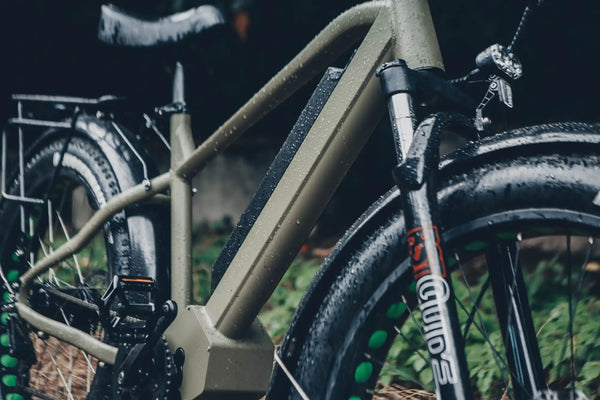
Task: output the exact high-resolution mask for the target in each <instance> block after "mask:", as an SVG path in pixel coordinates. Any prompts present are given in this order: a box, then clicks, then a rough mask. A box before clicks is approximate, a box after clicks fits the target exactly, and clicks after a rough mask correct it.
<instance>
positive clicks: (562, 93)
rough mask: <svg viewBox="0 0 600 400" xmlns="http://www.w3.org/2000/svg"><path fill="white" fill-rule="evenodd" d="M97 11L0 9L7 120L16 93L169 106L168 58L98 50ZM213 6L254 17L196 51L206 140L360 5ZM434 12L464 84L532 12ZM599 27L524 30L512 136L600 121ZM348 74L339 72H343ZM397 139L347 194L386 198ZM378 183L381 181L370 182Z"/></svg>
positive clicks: (73, 1)
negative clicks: (480, 58) (544, 126)
mask: <svg viewBox="0 0 600 400" xmlns="http://www.w3.org/2000/svg"><path fill="white" fill-rule="evenodd" d="M114 3H115V4H116V5H118V6H120V7H122V8H124V9H126V10H128V11H131V12H136V13H139V14H142V15H145V16H147V17H158V16H164V15H167V14H170V13H172V12H175V11H177V10H185V9H187V8H189V7H192V6H195V5H198V4H200V3H199V2H194V1H186V0H178V1H149V0H145V1H141V0H136V1H132V0H129V1H126V0H115V1H114ZM101 4H102V2H100V1H90V0H86V1H84V0H54V1H48V0H18V1H17V0H4V1H2V2H0V41H1V43H0V49H2V66H3V68H2V72H1V74H0V119H2V120H4V119H5V118H6V117H7V116H8V115H12V114H14V112H15V107H14V105H11V103H10V102H9V94H10V93H15V92H20V93H22V92H24V93H43V94H64V95H76V96H99V95H102V94H107V93H112V94H119V95H125V96H127V97H129V98H131V99H132V100H133V101H134V102H136V103H138V104H141V105H142V106H143V107H145V108H147V109H148V110H151V109H152V107H153V106H155V105H162V104H166V103H168V102H169V98H170V93H169V86H170V81H169V71H170V68H171V66H170V65H168V64H167V63H166V61H165V60H167V59H168V57H166V55H165V54H164V52H162V51H160V50H141V49H113V48H108V47H106V46H104V45H102V44H100V43H99V42H98V41H97V40H96V28H97V22H98V16H99V10H100V5H101ZM215 4H216V5H217V6H219V7H220V8H221V9H222V10H223V11H224V12H225V13H226V14H227V15H228V17H231V16H232V14H233V12H234V11H236V10H238V11H239V10H242V11H244V12H246V13H247V14H248V15H249V17H250V27H249V30H248V38H247V40H246V41H241V40H240V39H239V38H238V36H237V35H236V34H235V33H234V30H233V28H232V27H231V26H227V28H225V29H222V30H220V31H218V32H215V33H214V34H211V35H208V37H205V38H200V39H199V40H196V41H193V42H190V43H189V46H190V51H189V60H188V61H190V62H191V65H192V68H190V70H188V75H187V77H188V83H189V85H188V93H189V94H190V95H189V97H188V101H189V102H190V103H191V109H192V113H193V116H194V121H195V127H194V128H195V129H194V132H195V134H196V136H197V139H200V138H202V137H206V136H207V135H209V134H210V133H211V132H212V131H213V130H214V128H216V127H217V126H218V125H219V124H220V123H222V122H223V121H224V120H225V119H226V117H227V116H228V115H230V114H231V113H232V112H233V111H234V110H235V109H236V108H237V107H239V105H241V104H243V102H244V101H245V100H247V99H248V98H249V97H250V96H251V94H252V93H253V92H254V91H255V90H257V89H259V88H260V87H261V86H262V84H264V83H265V82H266V81H267V80H268V79H269V78H270V77H271V76H272V75H273V74H274V73H276V72H277V71H278V70H279V69H280V68H281V67H282V66H283V65H285V63H286V62H287V61H289V60H290V59H291V58H292V57H293V56H294V55H295V54H296V53H297V52H298V51H299V50H300V49H301V48H302V47H303V46H304V45H305V44H306V43H307V42H308V41H309V40H310V39H311V38H312V37H314V35H315V34H317V33H318V32H319V31H320V30H321V29H322V28H323V27H324V26H325V25H326V24H327V22H329V21H330V20H331V19H333V18H334V17H335V16H336V15H338V14H339V13H340V12H341V11H343V10H344V9H347V8H349V7H350V6H352V5H354V4H356V2H352V1H344V0H329V1H323V0H288V1H282V0H241V1H240V0H235V1H234V2H228V1H226V0H223V1H222V2H220V3H215ZM430 5H431V9H432V13H433V15H434V21H435V25H436V30H437V32H438V37H439V42H440V46H441V48H442V53H443V56H444V60H445V64H446V72H447V75H448V76H449V77H456V76H460V75H463V74H464V73H466V72H468V71H469V70H470V69H472V67H473V60H474V58H475V56H476V55H477V53H478V52H479V51H481V50H482V49H484V48H485V47H487V46H489V45H490V44H493V43H497V42H499V43H502V44H508V43H509V42H510V40H511V38H512V35H513V33H514V31H515V28H516V26H517V24H518V22H519V19H520V16H521V13H522V10H523V8H524V5H525V1H524V0H431V1H430ZM599 21H600V2H595V1H586V0H570V1H565V0H546V1H545V3H544V5H543V7H541V8H540V9H539V11H537V12H536V13H535V14H534V16H533V17H532V18H531V20H530V22H529V24H528V25H527V28H526V31H525V32H524V36H523V39H522V42H521V47H520V49H519V51H518V52H517V53H518V55H519V57H520V58H521V60H522V62H523V64H524V74H525V75H524V77H523V78H522V79H521V80H520V81H518V82H517V83H516V84H515V86H514V102H515V110H514V111H512V112H510V114H509V116H508V124H509V125H510V126H518V125H523V124H529V123H536V122H545V121H560V120H588V121H593V120H598V116H599V110H600V108H599V106H600V99H599V96H598V93H599V89H600V78H599V77H598V70H599V65H600V40H599V38H600V23H599ZM344 62H345V60H340V63H339V65H338V66H343V65H344ZM311 91H312V89H311V88H307V89H305V90H303V91H302V92H301V93H300V95H299V96H297V97H296V98H294V99H293V100H292V101H290V102H288V104H287V105H286V106H284V107H283V108H282V109H281V110H280V111H278V112H277V113H276V114H275V115H274V116H273V117H272V118H270V119H268V120H267V121H265V122H263V123H260V124H259V125H258V126H257V127H256V128H255V129H254V132H252V133H251V134H250V135H248V136H249V137H250V139H246V140H243V141H242V142H241V145H238V146H237V151H242V152H244V151H246V152H251V151H253V150H254V149H256V148H257V146H264V145H265V144H266V145H267V147H273V148H275V147H276V145H277V144H280V143H281V142H282V141H283V140H284V139H285V136H286V135H287V133H288V132H289V129H290V127H291V126H292V124H293V122H294V121H295V118H296V117H297V115H298V106H302V105H303V104H304V103H305V102H306V99H307V96H309V95H310V93H311ZM389 136H391V135H387V134H385V133H384V134H382V133H378V132H377V133H376V134H375V140H373V141H371V142H372V143H370V144H369V147H368V148H367V151H366V153H367V156H366V157H363V158H362V159H359V161H358V166H357V169H358V170H359V171H361V172H359V173H358V174H355V175H354V177H352V176H351V177H350V183H349V184H348V185H349V186H348V188H347V189H346V191H347V192H348V193H356V192H357V190H358V191H360V192H362V193H364V192H370V191H372V192H373V193H381V192H382V190H383V188H385V187H388V186H390V185H391V179H389V168H391V166H392V165H393V162H394V160H393V154H390V153H389V151H388V152H387V153H386V156H385V157H379V156H378V158H377V160H378V161H377V164H378V166H379V168H375V170H374V169H373V161H372V160H373V158H369V156H373V155H378V154H379V152H381V151H382V149H383V148H386V149H389V148H390V138H389ZM234 151H235V149H234ZM382 171H385V172H382ZM372 174H378V175H381V176H382V177H383V178H381V179H372V178H370V177H367V175H372ZM369 185H370V186H369ZM365 189H367V190H365ZM371 189H372V190H371ZM362 197H364V199H362ZM362 197H361V199H362V200H360V201H359V203H360V204H359V205H358V209H362V208H364V207H365V206H366V205H367V204H369V203H370V202H371V200H372V196H371V197H369V196H362ZM363 203H364V204H363ZM351 214H353V215H354V214H355V213H354V212H352V213H351Z"/></svg>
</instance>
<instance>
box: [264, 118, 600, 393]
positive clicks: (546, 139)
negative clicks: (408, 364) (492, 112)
mask: <svg viewBox="0 0 600 400" xmlns="http://www.w3.org/2000/svg"><path fill="white" fill-rule="evenodd" d="M590 146H593V147H595V148H596V149H597V151H600V124H585V123H564V124H550V125H539V126H533V127H528V128H522V129H518V130H514V131H509V132H505V133H501V134H498V135H495V136H492V137H489V138H485V139H483V140H480V141H477V142H471V143H469V144H467V145H466V146H464V147H462V148H461V149H459V150H457V151H455V152H453V153H451V154H449V155H447V156H445V157H444V158H442V160H441V161H440V170H439V172H438V174H439V177H440V179H444V176H450V175H456V174H460V173H468V172H469V170H470V169H471V168H472V167H473V166H475V165H478V164H481V163H482V162H484V161H491V160H493V159H501V158H502V159H511V158H514V157H515V156H516V155H518V154H531V153H532V152H533V153H540V154H543V153H546V154H548V153H550V154H552V153H553V152H554V151H556V150H560V151H565V149H567V148H568V149H570V150H573V151H577V149H582V150H584V149H585V150H586V151H588V152H589V151H590ZM390 229H392V230H394V231H395V232H396V233H397V234H393V235H389V234H386V233H385V232H389V231H390ZM404 230H405V229H404V218H403V215H402V210H401V199H400V192H399V190H398V189H397V188H393V189H391V190H389V191H388V192H387V193H386V194H384V195H383V196H382V197H380V198H379V199H378V200H377V201H376V202H375V203H373V204H372V205H371V207H369V209H368V210H367V211H366V212H365V213H364V214H363V215H362V216H361V217H360V218H359V219H358V220H357V221H356V222H355V223H354V224H353V225H352V226H351V227H350V229H348V231H347V232H346V233H345V235H344V236H343V237H342V238H341V239H340V241H339V242H338V243H337V245H336V247H335V248H334V250H333V251H332V252H331V254H330V255H329V256H328V257H327V259H326V260H325V262H324V264H323V266H322V267H321V269H320V270H319V272H318V273H317V275H316V276H315V278H314V280H313V282H312V284H311V286H310V287H309V289H308V291H307V292H306V294H305V295H304V297H303V299H302V301H301V302H300V304H299V306H298V308H297V310H296V313H295V315H294V318H293V319H292V322H291V324H290V327H289V330H288V332H287V333H286V336H285V338H284V341H283V344H282V346H281V348H280V357H281V358H282V361H283V362H284V363H285V364H286V365H288V366H292V365H295V362H296V360H297V357H298V351H297V349H300V348H301V347H302V343H303V342H304V340H305V338H306V337H307V335H308V334H309V332H308V331H307V330H308V328H309V327H310V326H311V321H312V319H313V316H314V315H315V313H316V311H317V309H318V307H319V305H320V304H321V303H322V302H323V299H324V298H325V296H326V294H327V292H328V289H329V287H330V286H331V285H332V283H333V282H334V281H335V279H336V278H337V276H338V275H339V273H340V271H341V270H342V268H343V267H344V265H345V264H346V262H347V261H348V260H349V258H350V257H353V255H355V254H356V253H357V249H360V248H363V249H365V250H363V252H364V253H363V255H365V253H371V254H378V253H380V252H381V251H385V250H384V249H386V248H387V249H389V248H397V246H406V243H404V240H403V237H404ZM378 233H381V234H378ZM442 234H443V233H442ZM366 256H367V257H368V254H366ZM400 262H401V260H398V264H399V263H400ZM282 382H286V378H285V377H284V376H283V372H282V370H281V368H275V370H274V373H273V377H272V379H271V386H270V388H269V393H270V395H269V396H270V397H269V398H278V396H279V395H281V396H284V393H287V392H286V390H287V389H286V388H285V387H283V386H285V384H284V383H282Z"/></svg>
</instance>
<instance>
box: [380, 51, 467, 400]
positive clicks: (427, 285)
mask: <svg viewBox="0 0 600 400" xmlns="http://www.w3.org/2000/svg"><path fill="white" fill-rule="evenodd" d="M410 72H411V71H410V70H409V69H408V67H407V65H406V63H405V62H404V61H403V60H396V61H393V62H391V63H388V64H384V65H383V66H382V67H381V68H380V69H379V70H378V76H379V78H380V81H381V84H382V88H383V92H384V94H385V95H386V97H387V98H388V108H389V111H390V119H391V124H392V130H393V133H394V138H395V144H396V152H397V156H398V160H399V162H400V165H399V166H398V167H396V169H395V170H394V179H395V181H396V184H397V185H398V187H399V188H400V193H401V198H402V205H403V210H404V218H405V225H406V230H407V234H406V236H407V240H408V249H409V256H410V261H411V266H412V269H413V276H414V278H415V281H416V288H417V298H418V301H419V304H420V309H421V312H422V318H423V330H424V336H425V340H426V343H427V349H428V352H429V355H430V362H431V368H432V372H433V377H434V381H435V385H436V395H437V398H438V399H471V398H472V394H471V388H470V383H469V371H468V368H467V362H466V357H465V353H464V343H463V337H462V335H461V332H460V327H459V323H458V315H457V311H456V304H455V302H454V296H453V289H452V282H451V279H450V274H449V273H448V271H447V270H446V261H445V259H444V255H443V251H442V248H443V243H442V238H441V232H440V231H439V228H438V226H439V224H438V221H439V218H438V214H437V190H436V182H435V180H436V175H437V174H436V172H437V167H438V161H439V141H440V132H441V130H442V128H443V127H445V126H446V125H448V124H449V123H451V122H456V121H455V119H456V118H457V117H455V116H453V115H450V114H437V115H435V116H434V117H431V118H429V119H427V120H425V121H423V122H422V123H421V124H420V125H419V127H418V128H417V130H416V131H414V124H415V116H414V112H413V107H412V95H413V93H414V91H415V82H414V79H413V78H412V76H414V75H413V74H411V73H410Z"/></svg>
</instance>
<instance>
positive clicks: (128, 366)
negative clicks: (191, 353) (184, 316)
mask: <svg viewBox="0 0 600 400" xmlns="http://www.w3.org/2000/svg"><path fill="white" fill-rule="evenodd" d="M176 316H177V304H175V302H174V301H172V300H167V301H166V302H165V303H164V304H163V305H162V307H161V308H160V310H159V311H158V312H157V315H156V318H155V321H156V322H155V323H154V326H153V328H152V330H151V332H150V333H149V334H148V337H147V338H146V340H145V342H144V343H138V344H136V345H134V346H133V347H132V348H124V347H123V348H121V349H120V350H119V352H118V353H117V362H116V363H115V365H118V368H117V370H116V374H117V383H118V384H119V385H121V386H125V387H127V386H131V385H133V384H134V383H135V382H137V381H138V380H137V379H136V377H137V375H139V374H140V373H142V371H144V369H145V368H147V367H152V363H151V362H149V361H150V358H151V356H152V352H153V349H154V347H155V346H156V345H157V344H158V342H159V340H160V339H161V337H162V335H163V333H164V332H165V331H166V330H167V328H168V327H169V325H171V323H172V322H173V320H175V317H176ZM182 356H183V355H182V354H181V355H180V356H179V358H181V357H182Z"/></svg>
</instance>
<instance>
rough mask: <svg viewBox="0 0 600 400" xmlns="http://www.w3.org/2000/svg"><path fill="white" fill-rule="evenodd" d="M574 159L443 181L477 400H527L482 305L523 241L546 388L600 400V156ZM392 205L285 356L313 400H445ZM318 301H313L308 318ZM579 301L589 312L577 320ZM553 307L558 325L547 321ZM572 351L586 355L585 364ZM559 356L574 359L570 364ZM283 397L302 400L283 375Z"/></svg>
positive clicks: (517, 160) (337, 269)
mask: <svg viewBox="0 0 600 400" xmlns="http://www.w3.org/2000/svg"><path fill="white" fill-rule="evenodd" d="M570 151H571V153H570V154H569V155H565V154H562V153H557V152H556V148H555V147H551V146H539V147H538V148H537V150H536V151H528V152H527V153H526V154H522V155H521V156H517V155H516V154H514V152H512V153H511V152H504V153H502V152H501V153H500V154H499V155H496V156H494V157H488V159H485V160H484V161H483V162H480V163H479V164H477V165H475V166H473V165H472V164H469V163H462V164H460V165H458V166H454V167H453V166H449V167H448V168H445V169H443V170H442V171H441V172H440V182H441V183H440V188H439V194H438V201H439V208H440V215H441V223H442V226H443V228H442V234H443V236H444V240H445V243H446V246H445V250H444V251H445V254H446V256H447V258H448V263H449V265H450V266H451V267H452V268H453V269H454V271H455V272H454V274H453V282H454V286H455V287H454V292H455V293H456V296H457V298H458V299H457V302H458V305H457V308H458V309H459V310H461V309H462V308H463V306H464V305H465V304H467V306H466V307H465V308H466V309H467V310H468V311H467V312H466V313H463V315H462V316H461V317H460V319H461V326H462V328H461V329H467V328H466V327H467V325H470V328H469V330H468V335H467V342H468V344H467V350H466V351H467V359H468V362H469V364H470V368H471V382H472V384H473V387H474V390H475V397H476V398H498V399H499V398H501V397H503V396H504V395H505V394H506V395H507V396H508V397H509V398H513V397H512V395H513V393H514V391H515V390H514V387H515V385H520V383H519V382H518V381H517V380H516V379H515V373H514V372H512V373H511V371H507V368H506V357H505V356H504V351H503V346H502V333H501V332H500V331H499V328H497V325H498V322H497V321H496V320H495V319H494V318H490V315H492V314H495V313H496V310H495V308H494V303H493V300H492V296H491V293H489V292H490V290H487V291H484V293H486V294H485V295H484V296H482V297H483V300H478V299H477V297H478V293H479V291H480V290H481V288H482V287H484V286H486V285H487V286H489V285H488V284H486V283H485V282H486V280H487V276H488V275H487V269H486V265H485V264H486V262H485V255H486V253H489V249H491V248H494V247H498V246H506V245H507V244H512V243H515V244H516V246H517V247H518V248H519V249H520V252H519V257H518V259H517V260H516V261H519V262H520V263H521V264H522V265H523V267H522V268H523V270H524V271H525V276H526V282H527V286H528V288H527V289H528V293H529V295H530V303H531V308H532V313H533V320H534V322H535V323H536V327H535V329H536V333H537V334H538V335H539V336H538V343H539V345H540V350H541V356H542V361H543V366H544V373H545V374H546V383H547V385H548V386H547V387H546V388H544V390H547V391H548V392H549V393H556V394H558V395H559V396H563V395H564V393H569V392H573V389H572V387H573V386H575V391H576V393H577V394H578V395H579V394H581V393H583V394H584V395H585V396H586V397H588V398H597V397H598V396H599V395H600V393H599V390H598V384H599V382H600V373H598V371H597V369H596V368H594V367H595V366H596V365H598V361H599V360H600V345H599V344H598V340H597V339H598V337H599V335H600V329H598V326H599V324H598V321H600V300H599V299H598V297H599V295H600V290H599V288H600V280H599V277H598V273H596V272H594V271H593V269H594V268H595V267H594V265H597V264H594V261H595V260H598V259H600V249H599V248H598V245H597V244H595V242H593V241H589V239H588V238H595V237H598V236H600V207H599V206H598V205H596V204H594V199H595V198H596V196H597V195H598V193H599V192H600V179H598V176H600V157H599V156H598V154H597V152H596V151H595V149H594V148H593V147H591V146H587V148H586V146H585V145H581V146H577V147H576V148H572V149H570ZM392 202H395V205H396V206H395V207H393V208H394V209H395V212H393V213H390V214H388V215H387V217H386V218H383V216H381V217H380V224H379V225H378V226H377V228H374V229H372V230H371V231H370V233H369V234H368V235H366V236H365V237H362V238H361V241H360V242H356V241H354V243H352V246H351V247H350V248H348V247H345V248H340V249H337V250H334V253H333V255H332V256H331V257H330V258H329V259H328V260H327V261H326V265H325V266H324V268H323V271H326V272H324V273H323V275H321V276H325V279H330V285H329V287H328V288H326V289H325V292H324V293H323V294H320V293H317V296H321V298H320V299H321V300H322V301H321V304H320V305H319V306H318V307H315V308H314V309H313V311H312V314H311V318H312V320H311V321H310V322H309V323H307V325H306V327H305V328H300V329H296V330H295V331H294V332H292V333H291V334H289V335H288V336H286V339H285V341H284V344H283V346H282V348H281V357H282V359H283V360H284V362H285V363H286V365H287V367H288V369H290V370H291V371H292V374H293V375H294V377H295V379H296V380H297V381H298V383H299V384H300V386H301V387H302V388H303V389H304V390H305V392H306V394H307V395H308V397H309V398H311V399H323V400H325V399H329V400H332V399H336V400H338V399H339V400H360V399H370V398H372V397H373V396H374V395H375V396H376V398H381V399H383V398H386V397H383V396H384V394H385V393H386V392H387V393H388V394H389V393H390V392H396V395H398V394H401V392H402V391H403V390H405V392H404V395H405V396H406V395H408V394H410V395H414V396H421V397H416V398H431V396H432V395H433V394H432V392H434V391H435V388H434V386H433V382H432V379H431V377H432V374H431V370H430V369H429V366H428V360H427V357H428V354H427V352H426V350H425V347H424V341H423V338H422V335H421V334H420V333H419V330H420V329H421V322H420V316H419V314H420V313H419V311H418V306H417V302H416V298H415V293H414V289H415V287H414V283H413V279H412V274H411V269H410V266H409V262H408V260H407V259H406V257H407V249H406V239H405V236H404V235H405V232H404V221H403V217H402V213H401V211H400V205H399V198H398V197H396V198H395V199H394V200H392ZM392 205H393V204H392ZM387 208H388V209H389V208H391V206H390V204H388V205H387ZM557 237H558V238H559V239H557ZM350 242H352V240H350ZM567 243H568V244H567ZM578 246H580V248H578ZM567 249H568V250H570V251H567ZM567 266H568V268H570V269H571V273H570V274H567V273H566V272H565V271H566V269H567ZM504 267H506V266H504ZM569 276H571V278H570V279H571V288H570V289H569V288H568V287H567V286H568V285H567V281H568V280H569V279H568V278H569ZM463 282H467V284H465V283H463ZM315 285H316V286H315V287H317V286H318V284H315ZM318 287H319V288H321V289H322V287H323V286H322V285H321V286H318ZM313 292H318V291H313ZM569 293H570V294H569ZM311 301H312V300H311V299H306V300H304V303H305V308H310V306H306V305H307V304H310V303H311ZM549 302H551V303H552V306H551V307H548V303H549ZM468 303H471V304H473V303H475V304H476V305H475V307H474V308H473V307H472V306H471V307H469V306H468ZM569 303H571V305H572V308H573V307H574V308H575V309H576V311H574V312H572V313H571V312H569V311H568V304H569ZM461 304H462V305H461ZM301 307H302V306H301ZM548 309H550V310H551V313H550V314H551V315H547V314H545V313H546V312H547V310H548ZM472 310H474V311H472ZM470 314H472V316H473V317H472V319H470V318H469V315H470ZM569 315H573V318H571V319H570V318H569ZM550 316H552V318H550ZM298 318H306V315H304V316H300V317H298ZM590 321H592V322H593V323H592V324H590V323H589V322H590ZM570 324H572V325H573V328H572V330H571V331H569V329H568V326H569V325H570ZM476 327H477V328H476ZM477 330H481V331H482V332H479V334H476V333H478V332H475V331H477ZM570 332H572V334H571V333H570ZM417 342H419V343H417ZM571 342H573V343H575V344H579V345H578V346H577V347H579V350H577V349H576V350H575V351H574V352H573V357H571V356H570V350H569V347H570V346H569V345H568V344H569V343H571ZM490 343H491V344H492V345H493V346H490ZM565 343H567V345H565ZM583 343H585V351H583V350H582V347H583V346H584V345H583ZM565 346H566V347H565ZM562 348H566V349H565V350H564V351H563V350H562ZM556 349H559V353H564V354H562V355H561V356H557V354H556V353H557V350H556ZM481 359H485V360H489V362H487V361H486V362H481ZM571 364H572V365H574V368H572V369H571V367H570V365H571ZM570 370H574V371H575V374H574V376H571V372H570ZM594 371H595V372H594ZM380 373H381V374H380ZM393 387H396V388H397V389H396V390H393V389H392V388H393ZM399 388H400V389H399ZM378 393H380V394H381V396H382V397H377V396H378ZM533 395H534V394H531V396H532V397H533ZM269 398H271V399H274V400H275V399H282V398H288V399H301V397H300V396H299V394H298V393H297V392H296V391H295V389H294V388H293V387H292V386H291V385H290V384H289V382H288V381H287V379H286V378H285V377H284V376H283V374H281V371H280V369H279V368H277V369H276V372H275V374H274V379H273V381H272V383H271V388H270V393H269ZM391 398H395V397H391ZM399 398H400V397H399Z"/></svg>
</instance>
